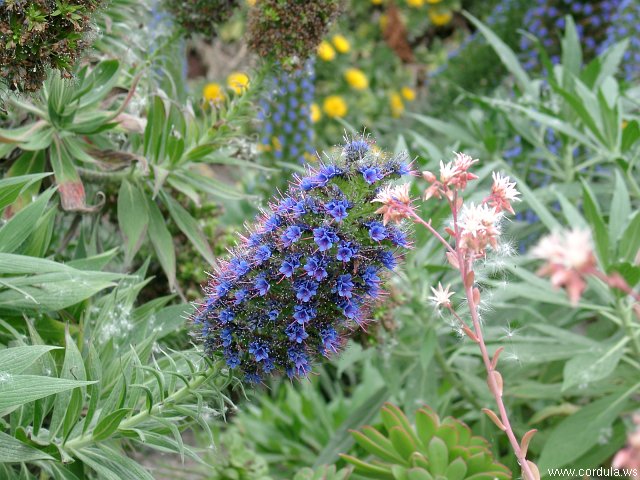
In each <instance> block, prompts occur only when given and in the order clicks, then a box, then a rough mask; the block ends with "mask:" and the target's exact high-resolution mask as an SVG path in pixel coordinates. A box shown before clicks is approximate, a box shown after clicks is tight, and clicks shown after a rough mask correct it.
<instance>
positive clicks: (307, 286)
mask: <svg viewBox="0 0 640 480" xmlns="http://www.w3.org/2000/svg"><path fill="white" fill-rule="evenodd" d="M293 288H294V290H295V292H296V298H297V299H298V300H302V301H303V302H308V301H309V300H311V298H312V297H313V296H315V294H316V293H317V292H318V284H317V283H316V282H314V281H313V280H300V281H298V282H296V283H295V284H294V287H293Z"/></svg>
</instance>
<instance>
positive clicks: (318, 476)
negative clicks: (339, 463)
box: [293, 465, 351, 480]
mask: <svg viewBox="0 0 640 480" xmlns="http://www.w3.org/2000/svg"><path fill="white" fill-rule="evenodd" d="M350 477H351V469H349V468H343V469H341V470H337V469H336V467H335V466H333V465H331V466H325V467H318V468H316V469H315V470H314V469H311V468H303V469H302V470H300V471H299V472H298V473H296V476H295V477H293V480H348V479H349V478H350Z"/></svg>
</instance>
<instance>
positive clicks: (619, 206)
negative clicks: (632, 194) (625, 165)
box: [609, 169, 631, 245]
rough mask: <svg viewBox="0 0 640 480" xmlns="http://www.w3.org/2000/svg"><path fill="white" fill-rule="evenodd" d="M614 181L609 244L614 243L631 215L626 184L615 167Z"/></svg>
mask: <svg viewBox="0 0 640 480" xmlns="http://www.w3.org/2000/svg"><path fill="white" fill-rule="evenodd" d="M615 172H616V181H615V184H614V187H613V199H612V200H611V210H610V211H609V234H610V237H609V240H610V242H611V245H616V244H617V243H618V239H620V238H621V237H620V235H621V234H622V230H623V229H624V227H625V225H627V222H628V221H629V217H630V216H631V201H630V200H629V191H628V190H627V184H626V182H625V181H624V179H623V178H622V175H621V174H620V172H619V171H618V170H617V169H616V171H615Z"/></svg>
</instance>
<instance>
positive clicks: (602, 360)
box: [562, 338, 629, 391]
mask: <svg viewBox="0 0 640 480" xmlns="http://www.w3.org/2000/svg"><path fill="white" fill-rule="evenodd" d="M628 341H629V339H628V338H623V339H622V340H621V341H619V342H617V343H616V344H615V345H611V346H609V347H608V348H603V349H602V350H601V351H593V352H590V353H586V354H582V355H577V356H575V357H573V358H571V360H569V361H568V362H567V363H566V364H565V366H564V375H563V376H564V382H563V383H562V391H566V390H568V389H570V388H572V387H575V386H577V385H587V384H590V383H593V382H597V381H598V380H602V379H603V378H606V377H608V376H609V375H611V373H612V372H613V371H614V370H615V368H616V367H617V366H618V363H619V362H620V359H621V358H622V355H623V354H624V346H625V345H626V344H627V342H628Z"/></svg>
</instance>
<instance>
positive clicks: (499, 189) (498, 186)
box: [486, 172, 520, 214]
mask: <svg viewBox="0 0 640 480" xmlns="http://www.w3.org/2000/svg"><path fill="white" fill-rule="evenodd" d="M491 176H492V177H493V186H492V187H491V194H490V195H489V197H488V198H487V200H486V201H487V203H488V204H489V205H491V206H492V207H494V208H495V209H496V210H497V211H502V210H506V211H508V212H510V213H511V214H514V213H515V212H514V211H513V207H511V202H516V201H518V202H519V201H520V199H519V198H518V195H520V192H518V190H516V182H512V181H511V179H510V178H509V177H507V176H505V175H502V174H500V173H499V172H493V173H492V174H491Z"/></svg>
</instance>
